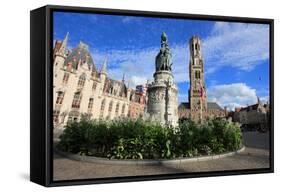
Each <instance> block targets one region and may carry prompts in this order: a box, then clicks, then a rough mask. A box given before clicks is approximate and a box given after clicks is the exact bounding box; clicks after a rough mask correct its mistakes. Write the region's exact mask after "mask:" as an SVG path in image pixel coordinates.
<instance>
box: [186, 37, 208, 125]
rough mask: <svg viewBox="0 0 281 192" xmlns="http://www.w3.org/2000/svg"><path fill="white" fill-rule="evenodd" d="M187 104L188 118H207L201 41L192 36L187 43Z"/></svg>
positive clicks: (196, 119)
mask: <svg viewBox="0 0 281 192" xmlns="http://www.w3.org/2000/svg"><path fill="white" fill-rule="evenodd" d="M189 49H190V62H189V79H190V88H189V104H190V118H191V119H192V120H195V121H198V120H204V119H206V117H207V115H208V114H207V93H206V88H205V80H204V62H203V58H202V54H201V40H200V39H199V37H197V36H193V37H192V38H191V39H190V41H189Z"/></svg>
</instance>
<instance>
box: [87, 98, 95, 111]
mask: <svg viewBox="0 0 281 192" xmlns="http://www.w3.org/2000/svg"><path fill="white" fill-rule="evenodd" d="M93 104H94V99H93V98H90V99H89V104H88V112H89V113H90V112H91V111H92V109H93Z"/></svg>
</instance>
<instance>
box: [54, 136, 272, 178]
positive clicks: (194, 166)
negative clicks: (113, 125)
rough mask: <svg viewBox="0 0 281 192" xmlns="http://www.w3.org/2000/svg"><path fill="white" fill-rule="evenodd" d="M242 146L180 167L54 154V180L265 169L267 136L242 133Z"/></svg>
mask: <svg viewBox="0 0 281 192" xmlns="http://www.w3.org/2000/svg"><path fill="white" fill-rule="evenodd" d="M244 143H245V146H246V148H245V150H244V151H243V152H241V153H239V154H236V155H233V156H229V157H225V158H221V159H215V160H208V161H197V162H186V163H182V164H181V165H180V166H176V165H175V166H172V165H169V166H167V165H165V166H164V165H105V164H95V163H87V162H81V161H75V160H70V159H67V158H64V157H62V156H60V155H57V154H55V155H54V180H71V179H87V178H104V177H118V176H135V175H158V174H168V173H169V174H170V173H183V172H185V173H186V172H205V171H223V170H237V169H255V168H268V167H269V150H268V148H269V136H268V134H264V133H257V132H247V133H244Z"/></svg>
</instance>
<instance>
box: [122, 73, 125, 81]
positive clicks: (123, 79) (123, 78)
mask: <svg viewBox="0 0 281 192" xmlns="http://www.w3.org/2000/svg"><path fill="white" fill-rule="evenodd" d="M122 82H123V83H124V82H125V73H123V77H122Z"/></svg>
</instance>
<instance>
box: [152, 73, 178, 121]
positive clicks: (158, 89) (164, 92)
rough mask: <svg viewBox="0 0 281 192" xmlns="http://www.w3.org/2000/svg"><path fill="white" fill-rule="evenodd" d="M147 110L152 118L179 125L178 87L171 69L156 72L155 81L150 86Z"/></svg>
mask: <svg viewBox="0 0 281 192" xmlns="http://www.w3.org/2000/svg"><path fill="white" fill-rule="evenodd" d="M147 92H148V105H147V112H148V114H149V116H150V117H151V119H152V120H155V121H158V122H160V123H161V124H163V125H171V126H177V125H178V100H177V98H178V89H177V87H176V85H175V84H174V83H173V75H172V73H171V72H170V71H157V72H155V73H154V82H152V83H151V84H150V85H149V86H148V90H147Z"/></svg>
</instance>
